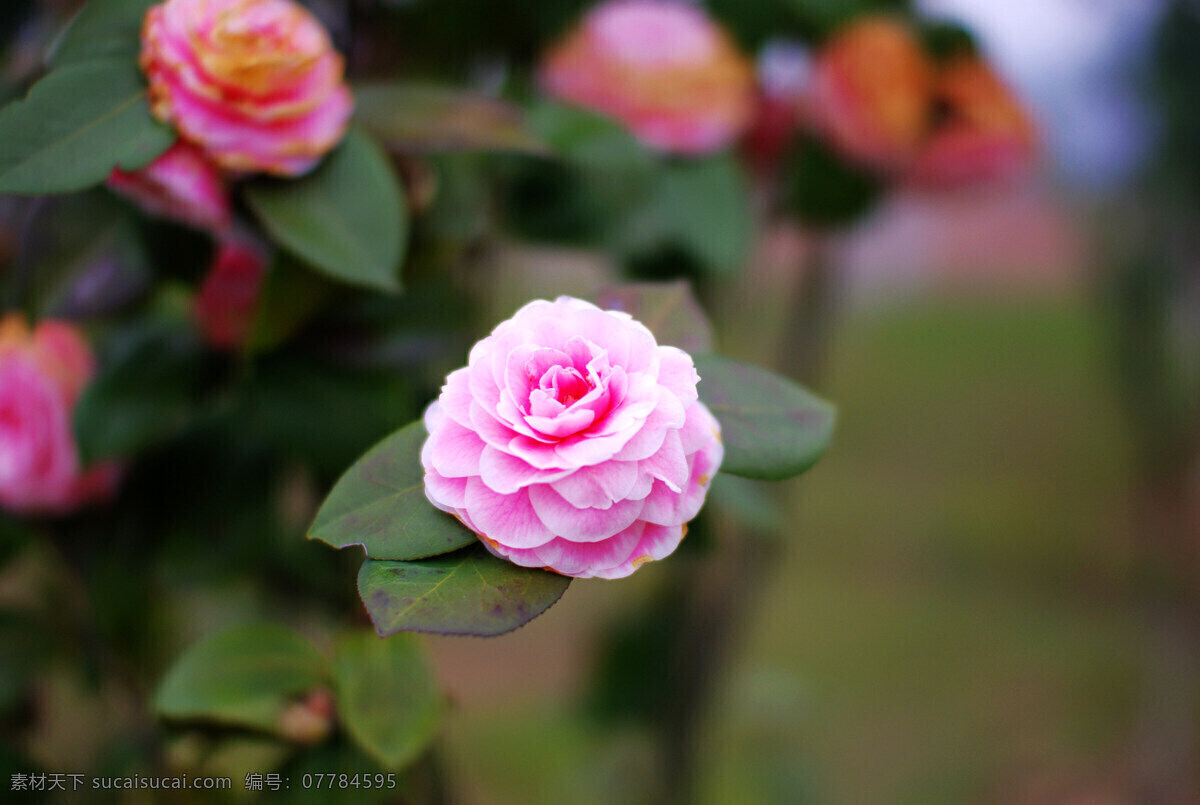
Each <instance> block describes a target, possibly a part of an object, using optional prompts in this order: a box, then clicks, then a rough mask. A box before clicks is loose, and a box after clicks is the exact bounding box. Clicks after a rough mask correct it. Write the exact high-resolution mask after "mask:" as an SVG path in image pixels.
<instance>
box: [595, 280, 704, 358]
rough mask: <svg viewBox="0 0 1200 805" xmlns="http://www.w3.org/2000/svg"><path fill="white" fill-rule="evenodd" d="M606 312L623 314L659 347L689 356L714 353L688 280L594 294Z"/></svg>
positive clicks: (634, 285) (635, 285)
mask: <svg viewBox="0 0 1200 805" xmlns="http://www.w3.org/2000/svg"><path fill="white" fill-rule="evenodd" d="M596 304H597V305H599V306H600V307H602V308H604V309H605V310H622V311H624V312H626V313H628V314H630V315H631V316H633V317H634V318H635V319H637V320H638V321H640V322H641V323H642V324H644V325H646V327H647V328H649V330H650V332H652V333H654V338H655V340H656V341H658V343H660V344H669V345H671V346H673V347H679V348H680V349H682V350H683V351H684V352H687V353H690V354H691V355H703V354H704V353H706V352H712V350H713V328H712V324H711V323H710V322H709V320H708V317H707V316H706V315H704V310H703V309H702V308H701V307H700V303H699V302H698V301H696V296H695V294H693V293H692V286H691V285H689V284H688V282H687V280H676V281H674V282H631V283H625V284H622V285H615V286H613V287H611V288H606V289H605V290H602V291H600V292H599V293H598V294H596Z"/></svg>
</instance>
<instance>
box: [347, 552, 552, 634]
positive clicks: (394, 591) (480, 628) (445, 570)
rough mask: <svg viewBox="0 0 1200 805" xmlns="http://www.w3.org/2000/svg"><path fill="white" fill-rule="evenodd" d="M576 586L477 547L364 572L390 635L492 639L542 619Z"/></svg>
mask: <svg viewBox="0 0 1200 805" xmlns="http://www.w3.org/2000/svg"><path fill="white" fill-rule="evenodd" d="M570 583H571V579H570V578H569V577H567V576H560V575H558V574H557V573H551V572H549V571H546V570H537V569H535V568H528V567H519V566H518V565H514V564H512V563H511V562H505V561H504V560H503V559H497V558H496V557H494V556H492V555H491V554H490V553H488V551H487V549H486V548H484V547H483V546H482V545H477V546H475V547H473V548H467V549H465V550H462V551H458V552H456V553H452V554H446V555H445V556H438V557H435V558H433V559H426V560H425V561H423V562H380V561H375V560H373V559H368V560H367V561H366V562H364V563H363V566H362V570H360V571H359V573H358V594H359V596H360V597H361V598H362V600H363V603H364V604H366V607H367V612H368V613H369V614H370V616H371V620H372V622H374V624H375V631H377V632H379V634H380V635H381V636H383V637H387V636H388V635H392V634H395V633H396V632H405V631H410V632H432V633H434V634H448V635H451V634H452V635H477V636H480V637H488V636H492V635H501V634H504V633H505V632H511V631H512V630H513V629H516V628H518V627H520V626H524V625H525V624H526V623H528V622H529V621H531V620H533V619H534V618H536V617H537V616H538V615H541V614H542V613H543V612H545V611H546V610H547V609H549V608H550V607H551V605H553V604H554V602H555V601H557V600H558V599H559V598H561V597H562V594H563V593H564V592H566V589H567V586H568V585H569V584H570Z"/></svg>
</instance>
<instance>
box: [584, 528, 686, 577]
mask: <svg viewBox="0 0 1200 805" xmlns="http://www.w3.org/2000/svg"><path fill="white" fill-rule="evenodd" d="M683 535H684V528H683V526H678V525H677V526H659V525H649V524H648V525H647V526H646V530H645V531H643V532H642V538H641V539H640V540H639V541H638V544H637V545H636V546H634V549H633V550H632V551H631V552H630V554H629V558H628V559H627V560H626V561H624V562H622V563H621V564H620V565H617V566H616V567H613V568H609V569H607V570H598V571H595V572H594V573H593V576H594V577H595V578H600V579H623V578H625V577H626V576H628V575H629V574H630V573H632V572H633V571H635V570H637V569H638V568H639V567H641V566H642V565H644V564H646V563H647V562H653V561H657V560H659V559H665V558H666V557H668V556H670V555H671V554H672V553H674V552H675V549H676V548H678V547H679V543H680V542H682V541H683Z"/></svg>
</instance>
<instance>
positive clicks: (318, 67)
mask: <svg viewBox="0 0 1200 805" xmlns="http://www.w3.org/2000/svg"><path fill="white" fill-rule="evenodd" d="M141 65H142V70H143V71H144V72H145V73H146V77H147V79H148V80H149V82H150V100H151V109H152V111H153V112H154V114H155V116H156V117H158V118H159V119H160V120H162V121H164V122H165V123H168V124H170V125H172V126H173V127H175V129H176V130H178V131H179V133H180V134H181V135H182V136H183V138H184V139H186V140H188V141H191V142H192V143H195V144H196V145H198V146H199V147H200V148H201V149H202V150H203V151H204V152H205V153H206V155H207V156H208V158H209V159H211V160H212V161H214V162H215V163H216V164H217V165H219V166H220V167H221V168H223V169H225V170H227V171H231V172H235V173H250V172H264V173H271V174H275V175H279V176H298V175H301V174H303V173H306V172H307V171H309V170H311V169H312V168H313V166H315V165H316V164H317V162H318V161H319V160H320V159H321V157H322V156H324V155H325V154H326V153H327V152H328V151H329V150H331V149H332V148H333V147H334V146H335V145H337V143H338V142H339V141H340V140H341V138H342V135H343V134H345V131H346V127H347V125H348V122H349V119H350V113H351V112H352V110H353V105H354V104H353V100H352V99H351V96H350V91H349V90H348V89H347V88H346V86H345V84H344V83H343V80H342V73H343V60H342V57H341V55H339V54H338V53H337V52H336V51H335V50H334V49H333V45H332V44H331V42H330V41H329V35H328V34H327V33H326V32H325V29H324V28H323V27H322V26H321V24H320V23H319V22H318V21H317V20H316V18H315V17H313V16H312V14H311V13H310V12H309V11H307V10H306V9H305V8H304V7H303V6H301V5H299V4H298V3H295V2H293V0H166V2H164V3H161V4H159V5H156V6H153V7H152V8H151V9H150V10H149V12H148V13H147V15H146V19H145V23H144V25H143V29H142V53H141Z"/></svg>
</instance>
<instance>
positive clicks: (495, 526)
mask: <svg viewBox="0 0 1200 805" xmlns="http://www.w3.org/2000/svg"><path fill="white" fill-rule="evenodd" d="M533 488H534V489H538V488H539V487H533ZM466 509H467V511H468V512H470V515H471V520H472V522H474V523H475V525H476V526H477V530H478V532H479V533H480V534H482V535H483V536H485V537H488V538H489V539H492V540H495V541H496V542H498V543H500V544H501V545H504V546H506V547H508V548H536V547H538V546H539V545H545V544H546V543H547V542H549V541H550V540H552V539H554V537H555V534H554V532H553V531H551V530H550V529H549V528H547V527H546V524H545V523H543V522H542V520H541V519H540V518H539V517H538V515H537V512H535V511H534V508H533V506H532V504H531V503H530V502H529V490H528V489H522V490H521V491H520V492H517V493H515V494H512V495H500V494H497V493H496V492H493V491H492V490H490V489H488V488H487V486H485V485H484V483H483V481H482V480H480V479H479V478H469V479H467V505H466Z"/></svg>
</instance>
